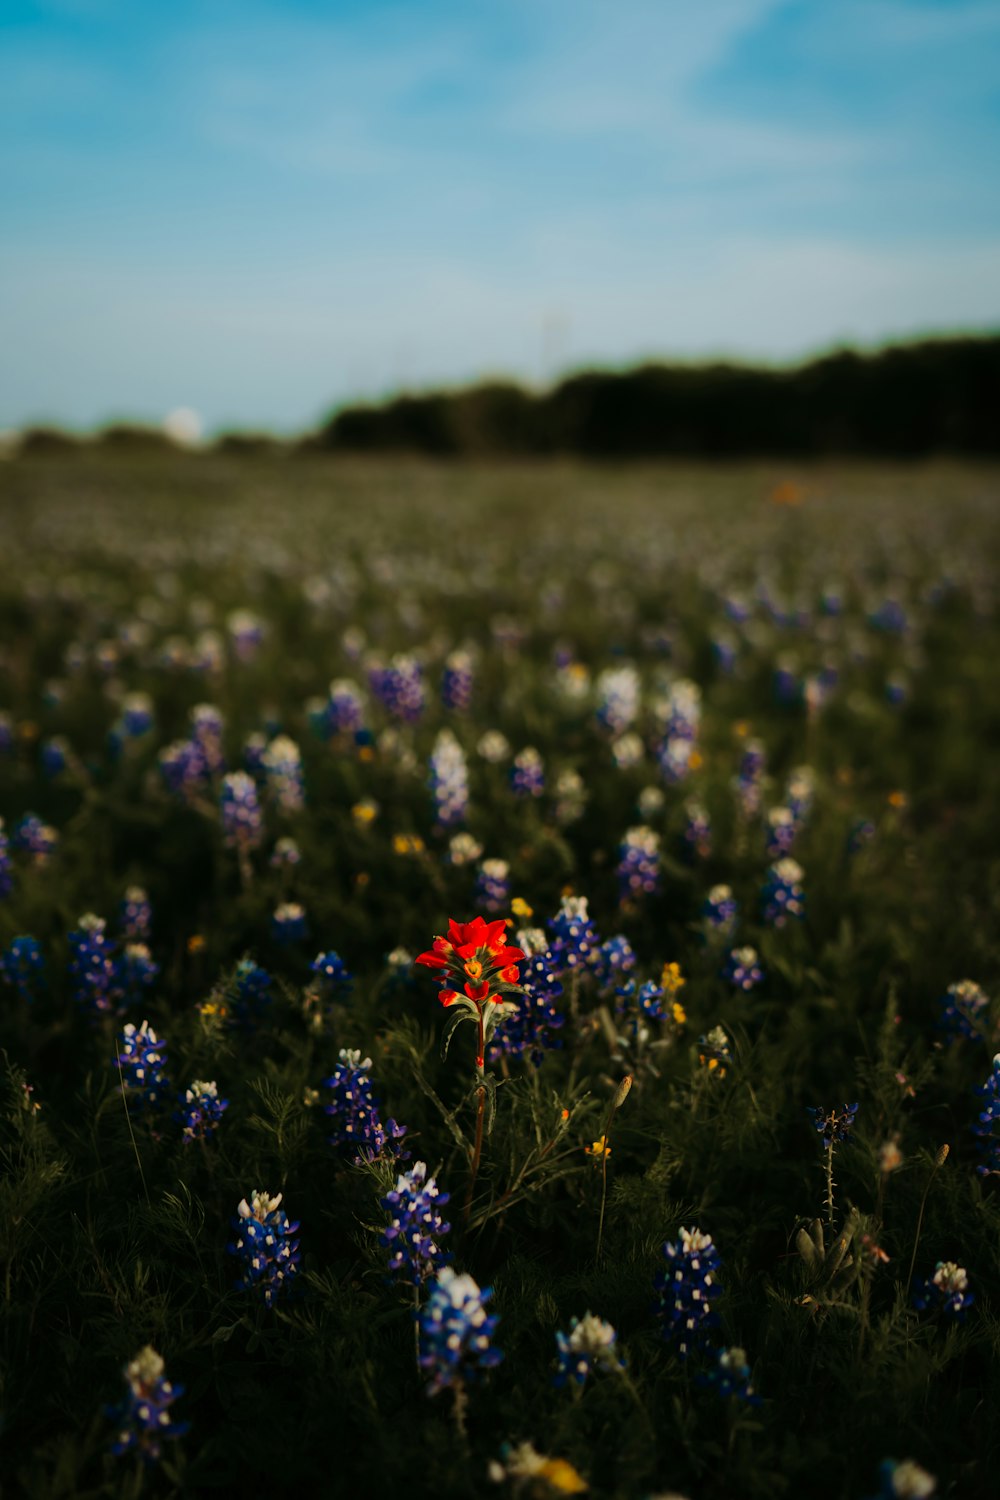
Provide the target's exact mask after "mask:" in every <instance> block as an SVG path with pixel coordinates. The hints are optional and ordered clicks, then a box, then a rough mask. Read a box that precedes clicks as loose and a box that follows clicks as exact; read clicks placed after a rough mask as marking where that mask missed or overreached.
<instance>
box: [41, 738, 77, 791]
mask: <svg viewBox="0 0 1000 1500" xmlns="http://www.w3.org/2000/svg"><path fill="white" fill-rule="evenodd" d="M71 753H72V752H71V751H70V747H69V742H68V741H67V740H66V739H64V738H63V736H62V735H61V734H54V735H52V736H51V738H50V739H47V740H43V741H42V743H41V744H40V745H39V747H38V756H39V760H40V762H41V767H42V775H43V776H45V777H48V778H49V779H50V780H51V779H53V778H54V777H56V776H58V775H60V774H61V772H63V771H65V769H66V767H67V766H68V764H69V759H70V755H71Z"/></svg>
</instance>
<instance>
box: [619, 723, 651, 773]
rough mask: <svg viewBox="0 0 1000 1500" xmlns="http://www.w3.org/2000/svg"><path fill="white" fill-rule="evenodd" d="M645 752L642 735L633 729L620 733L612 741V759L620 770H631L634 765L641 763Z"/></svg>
mask: <svg viewBox="0 0 1000 1500" xmlns="http://www.w3.org/2000/svg"><path fill="white" fill-rule="evenodd" d="M645 754H646V747H645V745H644V744H643V742H642V736H641V735H638V734H635V733H633V732H632V731H630V732H629V733H628V734H622V735H619V737H618V739H616V740H612V742H611V759H612V760H613V761H614V763H615V765H616V766H617V768H618V770H619V771H630V770H632V768H633V767H634V766H638V765H641V764H642V760H643V757H644V756H645Z"/></svg>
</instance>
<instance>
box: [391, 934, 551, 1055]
mask: <svg viewBox="0 0 1000 1500" xmlns="http://www.w3.org/2000/svg"><path fill="white" fill-rule="evenodd" d="M524 956H525V955H524V951H523V949H521V948H515V947H512V946H511V945H510V944H509V943H508V942H507V923H506V922H505V921H503V920H502V919H500V920H499V921H496V922H485V921H484V920H483V918H482V917H474V918H473V920H472V921H471V922H456V921H454V920H452V921H450V922H449V923H448V936H447V937H446V938H445V937H436V938H435V939H434V945H433V947H431V948H429V949H428V950H427V952H426V953H421V954H420V955H419V956H418V957H417V958H416V959H415V960H414V962H415V963H418V964H423V965H424V966H425V967H426V968H428V969H434V970H435V971H436V977H437V981H438V984H440V985H441V990H440V994H439V999H440V1001H441V1004H442V1005H460V1006H461V1007H462V1009H463V1011H464V1013H465V1014H466V1015H467V1016H468V1019H469V1020H474V1021H477V1022H478V1023H479V1048H478V1055H477V1058H476V1065H477V1067H478V1068H479V1069H482V1067H483V1053H484V1051H485V1046H486V1043H487V1042H488V1041H489V1040H490V1037H491V1036H492V1035H493V1032H494V1031H495V1030H496V1027H497V1024H498V1022H499V1021H500V1020H501V1019H502V1018H503V1016H504V1015H505V1014H506V1012H507V1011H509V1010H514V1009H516V1006H515V1004H514V1002H513V1001H512V1000H505V999H504V998H502V997H503V996H504V994H510V993H511V992H519V991H520V984H519V981H520V977H521V971H520V969H519V968H518V964H519V962H520V960H521V959H522V958H524ZM459 985H460V986H461V988H458V986H459Z"/></svg>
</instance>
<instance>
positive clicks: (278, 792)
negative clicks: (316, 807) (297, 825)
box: [261, 734, 306, 813]
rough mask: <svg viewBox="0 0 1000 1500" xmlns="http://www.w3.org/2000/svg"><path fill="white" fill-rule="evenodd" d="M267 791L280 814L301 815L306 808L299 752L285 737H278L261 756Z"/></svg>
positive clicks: (287, 736)
mask: <svg viewBox="0 0 1000 1500" xmlns="http://www.w3.org/2000/svg"><path fill="white" fill-rule="evenodd" d="M261 766H262V769H263V772H264V776H265V778H266V781H267V789H268V791H269V792H270V794H271V796H272V797H273V799H274V801H275V803H276V804H277V806H278V807H279V808H280V809H281V811H282V812H283V813H297V812H301V811H302V809H303V808H304V807H305V805H306V792H305V782H304V780H303V776H302V752H301V751H300V750H299V747H298V745H297V744H296V743H295V741H294V740H293V739H292V738H291V737H290V736H289V735H287V734H279V735H277V736H276V737H275V738H274V739H273V740H272V741H271V743H270V744H269V745H268V747H267V749H266V750H265V751H264V753H263V755H262V756H261Z"/></svg>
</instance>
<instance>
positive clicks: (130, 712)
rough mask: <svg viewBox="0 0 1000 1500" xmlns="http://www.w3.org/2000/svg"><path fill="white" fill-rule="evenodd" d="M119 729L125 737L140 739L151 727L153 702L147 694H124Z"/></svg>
mask: <svg viewBox="0 0 1000 1500" xmlns="http://www.w3.org/2000/svg"><path fill="white" fill-rule="evenodd" d="M121 727H122V731H123V733H124V734H125V737H126V738H127V739H130V740H137V739H140V738H141V736H142V735H144V734H148V733H149V731H150V730H151V729H152V727H153V700H152V698H151V697H150V696H149V694H148V693H126V694H125V697H124V698H123V699H122V711H121Z"/></svg>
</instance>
